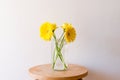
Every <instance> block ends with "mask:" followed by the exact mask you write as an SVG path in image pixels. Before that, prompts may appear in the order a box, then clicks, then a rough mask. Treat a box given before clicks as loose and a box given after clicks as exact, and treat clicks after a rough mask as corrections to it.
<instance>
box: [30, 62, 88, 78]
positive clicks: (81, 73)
mask: <svg viewBox="0 0 120 80" xmlns="http://www.w3.org/2000/svg"><path fill="white" fill-rule="evenodd" d="M29 73H30V75H31V76H32V77H33V78H34V79H38V80H78V79H82V78H83V77H85V76H87V74H88V71H87V69H86V68H85V67H83V66H80V65H76V64H69V65H68V69H67V70H65V71H54V70H53V69H52V68H51V65H50V64H44V65H38V66H35V67H32V68H30V69H29Z"/></svg>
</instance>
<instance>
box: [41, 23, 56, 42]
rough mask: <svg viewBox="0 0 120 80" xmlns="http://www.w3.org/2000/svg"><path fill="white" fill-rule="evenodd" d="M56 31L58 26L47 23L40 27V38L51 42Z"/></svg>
mask: <svg viewBox="0 0 120 80" xmlns="http://www.w3.org/2000/svg"><path fill="white" fill-rule="evenodd" d="M55 29H56V24H52V23H49V22H45V23H43V24H42V25H41V26H40V37H41V38H42V39H44V40H46V41H50V40H51V38H52V36H53V33H54V31H55Z"/></svg>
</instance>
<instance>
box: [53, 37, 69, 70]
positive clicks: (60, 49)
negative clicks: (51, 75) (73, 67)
mask: <svg viewBox="0 0 120 80" xmlns="http://www.w3.org/2000/svg"><path fill="white" fill-rule="evenodd" d="M65 49H66V47H65V44H64V42H62V40H58V39H57V40H56V41H55V40H54V39H53V40H52V41H51V51H52V69H53V70H66V69H67V64H66V60H65Z"/></svg>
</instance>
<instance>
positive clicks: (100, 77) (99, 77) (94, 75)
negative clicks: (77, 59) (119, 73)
mask: <svg viewBox="0 0 120 80" xmlns="http://www.w3.org/2000/svg"><path fill="white" fill-rule="evenodd" d="M84 80H116V79H115V77H113V76H110V75H108V74H106V73H101V72H96V71H94V70H89V72H88V76H87V77H86V78H85V79H84Z"/></svg>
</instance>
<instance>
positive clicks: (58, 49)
mask: <svg viewBox="0 0 120 80" xmlns="http://www.w3.org/2000/svg"><path fill="white" fill-rule="evenodd" d="M53 37H54V40H55V50H56V51H57V53H56V58H55V59H53V65H52V68H53V69H54V66H55V63H56V60H57V58H58V56H59V58H60V60H61V61H62V63H63V65H64V69H66V68H67V65H66V63H65V61H64V58H63V55H62V53H61V50H62V48H63V45H64V37H63V38H62V40H61V43H60V46H58V42H57V39H56V36H55V34H53ZM53 56H54V57H55V53H54V54H53ZM54 57H53V58H54Z"/></svg>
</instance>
